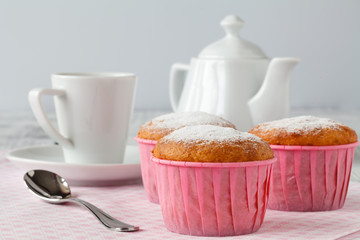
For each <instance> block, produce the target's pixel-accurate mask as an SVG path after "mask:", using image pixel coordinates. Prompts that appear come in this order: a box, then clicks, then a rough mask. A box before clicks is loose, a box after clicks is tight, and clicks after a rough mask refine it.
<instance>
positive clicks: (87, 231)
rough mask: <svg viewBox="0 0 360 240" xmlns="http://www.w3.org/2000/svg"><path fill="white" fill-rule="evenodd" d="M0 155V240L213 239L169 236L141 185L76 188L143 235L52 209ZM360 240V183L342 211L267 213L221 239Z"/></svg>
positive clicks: (72, 210) (73, 209)
mask: <svg viewBox="0 0 360 240" xmlns="http://www.w3.org/2000/svg"><path fill="white" fill-rule="evenodd" d="M4 155H5V154H4V152H0V176H1V179H0V181H1V182H0V239H14V240H15V239H166V238H167V239H201V240H205V239H215V238H206V237H193V236H185V235H180V234H176V233H172V232H169V231H168V230H167V229H166V228H165V226H164V224H163V221H162V216H161V210H160V206H159V205H157V204H153V203H150V202H149V201H148V200H147V197H146V195H145V191H144V189H143V186H142V185H141V184H133V185H125V186H112V187H72V192H73V194H74V195H76V196H77V197H79V198H81V199H84V200H87V201H89V202H91V203H93V204H94V205H96V206H98V207H99V208H101V209H103V210H104V211H106V212H108V213H109V214H111V215H112V216H114V217H116V218H118V219H120V220H124V221H125V222H128V223H130V224H136V225H139V226H140V227H141V229H142V230H141V231H139V232H133V233H120V232H113V231H109V230H108V229H106V228H105V227H103V226H102V225H101V224H100V223H99V222H98V220H97V219H96V218H95V217H94V216H93V215H92V214H91V213H90V212H87V211H86V210H85V209H83V208H81V207H80V206H77V205H73V204H65V205H53V204H48V203H45V202H43V201H41V200H39V199H38V198H36V197H35V196H33V195H32V194H31V193H30V192H29V191H28V190H27V189H26V188H25V185H24V184H23V181H22V178H23V174H24V172H23V171H22V170H20V169H17V168H16V167H15V166H13V164H12V163H11V162H9V161H8V160H6V159H5V157H4ZM355 238H360V183H359V182H351V183H350V188H349V192H348V197H347V200H346V202H345V206H344V208H343V209H340V210H337V211H329V212H305V213H299V212H280V211H272V210H268V211H267V212H266V216H265V221H264V223H263V225H262V227H261V228H260V230H259V231H258V232H256V233H253V234H249V235H244V236H236V237H223V239H355Z"/></svg>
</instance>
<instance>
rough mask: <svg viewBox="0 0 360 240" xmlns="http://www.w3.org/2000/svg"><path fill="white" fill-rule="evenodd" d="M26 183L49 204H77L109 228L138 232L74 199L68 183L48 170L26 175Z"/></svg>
mask: <svg viewBox="0 0 360 240" xmlns="http://www.w3.org/2000/svg"><path fill="white" fill-rule="evenodd" d="M24 182H25V184H26V186H27V187H28V189H29V190H30V191H31V192H32V193H34V194H35V195H36V196H37V197H39V198H41V199H42V200H44V201H46V202H49V203H64V202H73V203H77V204H79V205H81V206H83V207H85V208H86V209H88V210H89V211H90V212H92V213H93V214H94V215H95V217H96V218H97V219H98V220H99V221H100V222H101V223H102V224H103V225H104V226H105V227H107V228H109V229H111V230H115V231H120V232H133V231H138V230H139V229H140V228H139V227H137V226H133V225H129V224H127V223H123V222H121V221H119V220H117V219H115V218H113V217H111V216H110V215H109V214H107V213H105V212H104V211H102V210H100V209H99V208H97V207H95V206H94V205H92V204H91V203H88V202H86V201H84V200H81V199H78V198H73V197H72V196H71V191H70V187H69V185H68V183H67V182H66V180H65V179H64V178H62V177H61V176H59V175H57V174H56V173H53V172H50V171H46V170H31V171H29V172H27V173H25V175H24Z"/></svg>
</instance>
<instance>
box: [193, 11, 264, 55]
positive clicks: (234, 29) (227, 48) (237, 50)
mask: <svg viewBox="0 0 360 240" xmlns="http://www.w3.org/2000/svg"><path fill="white" fill-rule="evenodd" d="M220 25H221V26H222V27H223V29H224V30H225V33H226V36H225V37H224V38H222V39H220V40H219V41H217V42H214V43H213V44H210V45H209V46H207V47H206V48H204V49H203V50H202V51H201V52H200V54H199V58H207V59H219V58H221V59H224V58H225V59H228V58H230V59H234V58H236V59H237V58H267V57H266V55H265V53H264V52H263V51H262V50H261V49H260V48H259V47H258V46H256V45H255V44H253V43H251V42H249V41H247V40H245V39H243V38H241V37H240V36H239V32H240V29H241V27H242V26H243V25H244V22H243V20H241V19H240V18H239V17H238V16H235V15H229V16H226V17H225V18H224V19H223V20H222V21H221V23H220Z"/></svg>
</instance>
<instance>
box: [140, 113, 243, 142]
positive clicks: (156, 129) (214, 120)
mask: <svg viewBox="0 0 360 240" xmlns="http://www.w3.org/2000/svg"><path fill="white" fill-rule="evenodd" d="M195 125H214V126H222V127H231V128H236V127H235V126H234V125H233V124H232V123H231V122H229V121H227V120H225V119H223V118H221V117H219V116H217V115H214V114H209V113H205V112H178V113H170V114H165V115H162V116H159V117H156V118H154V119H153V120H151V121H149V122H147V123H145V124H144V125H142V126H141V128H140V130H139V134H138V137H139V138H142V139H151V140H159V139H160V138H162V137H164V136H166V135H168V134H169V133H171V132H173V131H174V130H176V129H180V128H183V127H186V126H195Z"/></svg>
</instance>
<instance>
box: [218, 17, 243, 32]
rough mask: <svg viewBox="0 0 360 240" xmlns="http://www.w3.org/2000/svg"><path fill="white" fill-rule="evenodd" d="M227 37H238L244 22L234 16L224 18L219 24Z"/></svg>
mask: <svg viewBox="0 0 360 240" xmlns="http://www.w3.org/2000/svg"><path fill="white" fill-rule="evenodd" d="M220 25H221V26H222V27H223V29H224V31H225V32H226V34H227V35H236V36H237V35H238V34H239V32H240V29H241V28H242V26H243V25H244V21H243V20H242V19H241V18H239V17H238V16H236V15H229V16H226V17H225V18H224V19H223V20H222V21H221V23H220Z"/></svg>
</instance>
